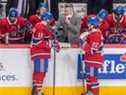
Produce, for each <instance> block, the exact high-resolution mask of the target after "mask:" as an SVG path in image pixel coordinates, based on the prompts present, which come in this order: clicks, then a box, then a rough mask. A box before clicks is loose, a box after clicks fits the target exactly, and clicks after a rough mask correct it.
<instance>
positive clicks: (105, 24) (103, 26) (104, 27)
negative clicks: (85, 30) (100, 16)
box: [99, 20, 109, 38]
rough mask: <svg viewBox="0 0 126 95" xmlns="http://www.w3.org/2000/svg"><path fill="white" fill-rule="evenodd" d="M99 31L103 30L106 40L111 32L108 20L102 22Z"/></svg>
mask: <svg viewBox="0 0 126 95" xmlns="http://www.w3.org/2000/svg"><path fill="white" fill-rule="evenodd" d="M99 29H100V30H101V32H102V34H103V37H104V38H106V37H107V35H108V31H109V24H108V22H107V21H106V20H103V21H101V22H100V25H99Z"/></svg>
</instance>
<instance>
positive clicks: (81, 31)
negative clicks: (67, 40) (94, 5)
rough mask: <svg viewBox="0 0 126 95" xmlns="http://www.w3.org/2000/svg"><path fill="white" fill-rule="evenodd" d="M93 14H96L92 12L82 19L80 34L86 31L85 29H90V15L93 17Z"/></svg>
mask: <svg viewBox="0 0 126 95" xmlns="http://www.w3.org/2000/svg"><path fill="white" fill-rule="evenodd" d="M92 16H95V15H93V14H92V15H88V16H84V17H83V18H82V19H81V23H80V24H81V27H80V34H81V33H83V32H85V29H88V19H89V17H92Z"/></svg>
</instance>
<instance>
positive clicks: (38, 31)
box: [31, 22, 52, 59]
mask: <svg viewBox="0 0 126 95" xmlns="http://www.w3.org/2000/svg"><path fill="white" fill-rule="evenodd" d="M51 36H52V33H51V32H50V31H49V30H48V28H47V26H46V25H44V24H43V23H42V22H39V23H37V24H36V25H35V27H34V28H33V36H32V47H31V55H32V59H34V58H35V57H41V58H50V52H51V43H50V38H51Z"/></svg>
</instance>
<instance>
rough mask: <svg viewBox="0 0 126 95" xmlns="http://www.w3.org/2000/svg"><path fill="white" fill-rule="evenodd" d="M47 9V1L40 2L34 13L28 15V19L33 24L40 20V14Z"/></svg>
mask: <svg viewBox="0 0 126 95" xmlns="http://www.w3.org/2000/svg"><path fill="white" fill-rule="evenodd" d="M47 11H48V3H47V2H45V3H40V4H39V8H38V10H37V12H36V14H35V15H32V16H30V17H29V21H30V22H31V23H32V25H33V26H35V25H36V24H37V23H38V22H40V21H41V15H42V14H43V13H45V12H47Z"/></svg>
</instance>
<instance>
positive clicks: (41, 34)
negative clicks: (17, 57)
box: [31, 12, 59, 95]
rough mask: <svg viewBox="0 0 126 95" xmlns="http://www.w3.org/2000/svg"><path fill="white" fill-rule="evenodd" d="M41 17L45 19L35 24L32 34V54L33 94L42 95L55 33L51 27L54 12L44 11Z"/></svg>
mask: <svg viewBox="0 0 126 95" xmlns="http://www.w3.org/2000/svg"><path fill="white" fill-rule="evenodd" d="M41 18H42V19H43V20H42V21H41V22H39V23H37V24H36V25H35V27H34V28H33V36H32V48H31V55H32V60H33V62H34V72H33V95H41V88H42V84H43V80H44V78H45V74H46V72H47V69H48V61H49V58H50V53H51V47H52V44H51V43H50V40H52V38H53V33H52V32H51V31H50V29H49V28H50V24H51V21H52V20H53V16H52V14H51V13H49V12H47V13H44V14H43V15H42V17H41ZM55 46H57V47H58V48H59V46H58V44H55ZM58 48H57V50H58ZM42 94H43V93H42Z"/></svg>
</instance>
